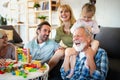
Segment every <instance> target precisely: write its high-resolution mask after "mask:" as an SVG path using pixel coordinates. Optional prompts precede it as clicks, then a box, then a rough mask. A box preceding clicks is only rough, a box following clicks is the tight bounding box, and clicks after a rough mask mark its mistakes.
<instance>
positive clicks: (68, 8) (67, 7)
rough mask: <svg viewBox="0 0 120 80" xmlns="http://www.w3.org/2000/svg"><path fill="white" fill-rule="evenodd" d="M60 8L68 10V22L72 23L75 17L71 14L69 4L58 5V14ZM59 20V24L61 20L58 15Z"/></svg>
mask: <svg viewBox="0 0 120 80" xmlns="http://www.w3.org/2000/svg"><path fill="white" fill-rule="evenodd" d="M61 9H62V10H67V11H69V12H70V23H71V24H74V23H75V21H76V19H75V17H74V15H73V12H72V9H71V7H70V6H69V5H67V4H63V5H60V6H59V8H58V14H59V15H60V10H61ZM59 20H60V25H61V24H62V23H63V21H62V20H61V19H60V17H59Z"/></svg>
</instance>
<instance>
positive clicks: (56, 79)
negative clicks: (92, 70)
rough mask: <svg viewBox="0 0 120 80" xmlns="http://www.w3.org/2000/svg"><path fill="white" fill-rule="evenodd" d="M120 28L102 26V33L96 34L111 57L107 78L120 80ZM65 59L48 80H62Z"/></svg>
mask: <svg viewBox="0 0 120 80" xmlns="http://www.w3.org/2000/svg"><path fill="white" fill-rule="evenodd" d="M119 34H120V28H116V27H102V26H100V33H99V34H97V35H95V39H97V40H99V42H100V47H101V48H104V49H105V50H106V52H107V55H108V59H109V70H108V75H107V78H106V80H120V68H119V66H120V47H119V46H120V36H119ZM62 62H63V60H61V61H60V62H59V63H58V65H57V66H56V67H55V68H54V69H53V70H52V71H51V72H50V74H49V79H48V80H62V79H61V76H60V71H59V69H60V67H61V65H62Z"/></svg>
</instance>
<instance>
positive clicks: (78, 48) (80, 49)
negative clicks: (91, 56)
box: [73, 42, 87, 52]
mask: <svg viewBox="0 0 120 80" xmlns="http://www.w3.org/2000/svg"><path fill="white" fill-rule="evenodd" d="M86 45H87V43H86V42H84V43H80V45H76V44H75V43H74V44H73V47H74V48H75V50H76V51H77V52H80V51H82V50H83V49H84V48H85V46H86Z"/></svg>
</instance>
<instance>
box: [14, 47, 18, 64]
mask: <svg viewBox="0 0 120 80" xmlns="http://www.w3.org/2000/svg"><path fill="white" fill-rule="evenodd" d="M15 60H16V62H18V52H17V48H16V47H15Z"/></svg>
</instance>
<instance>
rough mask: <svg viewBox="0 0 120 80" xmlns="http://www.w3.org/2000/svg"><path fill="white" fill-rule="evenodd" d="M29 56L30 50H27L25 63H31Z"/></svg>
mask: <svg viewBox="0 0 120 80" xmlns="http://www.w3.org/2000/svg"><path fill="white" fill-rule="evenodd" d="M31 59H32V58H31V55H30V49H27V62H28V63H31Z"/></svg>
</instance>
